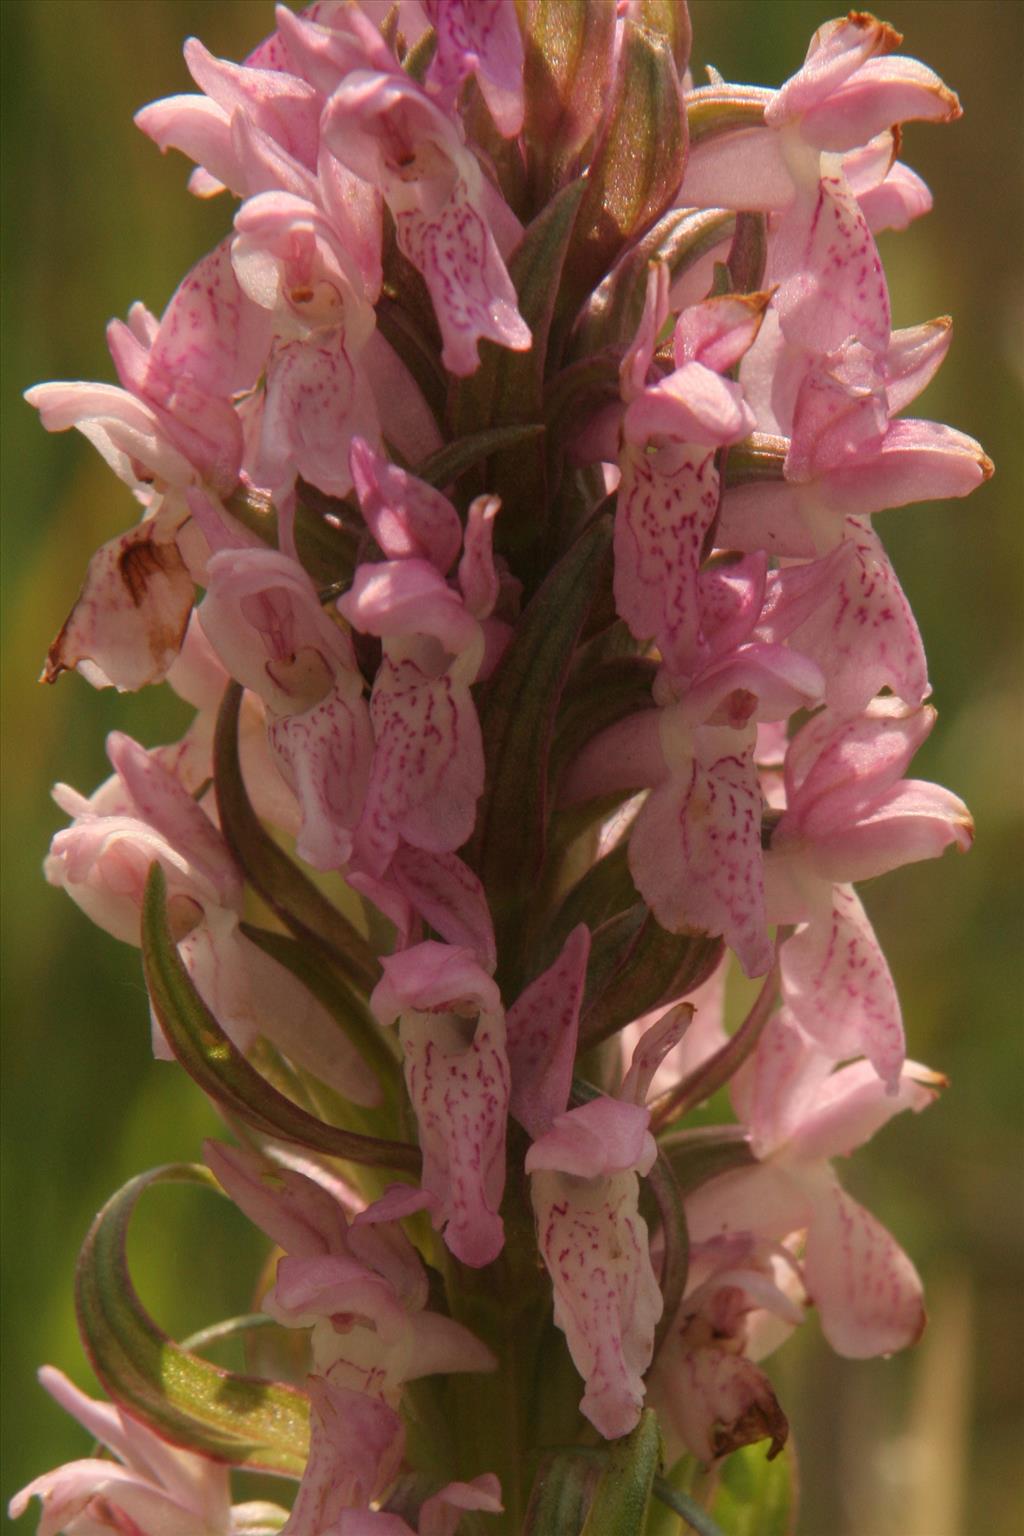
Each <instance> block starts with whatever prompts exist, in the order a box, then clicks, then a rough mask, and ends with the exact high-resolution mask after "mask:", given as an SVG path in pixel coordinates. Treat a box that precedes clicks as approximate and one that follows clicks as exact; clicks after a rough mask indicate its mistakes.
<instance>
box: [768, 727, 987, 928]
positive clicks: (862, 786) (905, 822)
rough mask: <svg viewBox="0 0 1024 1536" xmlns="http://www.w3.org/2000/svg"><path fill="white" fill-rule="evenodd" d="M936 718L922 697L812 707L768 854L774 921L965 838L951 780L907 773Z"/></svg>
mask: <svg viewBox="0 0 1024 1536" xmlns="http://www.w3.org/2000/svg"><path fill="white" fill-rule="evenodd" d="M934 723H935V711H934V710H933V709H930V708H929V707H928V706H924V707H923V708H921V709H909V708H908V707H907V706H906V705H905V704H902V703H900V702H899V701H898V700H896V699H890V698H881V699H875V700H874V701H873V703H871V704H870V705H869V706H868V708H867V709H866V710H865V712H864V713H863V714H862V715H860V716H857V717H854V718H853V719H850V720H842V719H837V718H836V717H835V716H834V715H833V714H832V713H831V711H829V710H825V711H823V712H822V713H820V714H817V715H815V716H814V717H813V719H811V720H809V721H808V723H807V724H806V725H805V726H804V727H803V729H802V730H801V731H799V732H798V734H797V735H796V736H795V737H794V738H793V740H792V741H791V742H790V744H789V750H788V752H787V754H786V764H785V773H784V783H785V791H786V809H785V811H784V812H783V814H782V816H781V818H780V819H779V820H778V822H777V824H776V825H775V827H774V829H773V831H772V834H771V843H770V848H769V852H768V854H767V856H766V878H767V901H768V909H769V911H770V913H771V914H772V916H773V918H774V919H775V920H777V921H779V922H798V923H799V922H804V921H807V920H808V918H809V917H810V916H812V915H813V913H814V912H815V911H816V910H821V909H822V905H823V903H824V904H825V905H826V906H827V903H828V901H829V899H830V895H831V887H832V886H833V885H834V884H836V883H844V882H850V881H852V882H856V881H859V880H869V879H871V878H873V877H874V876H875V875H881V874H884V873H886V871H888V870H890V869H899V868H900V867H901V866H902V865H904V864H911V863H914V862H915V861H916V860H918V859H931V858H936V857H938V855H939V854H940V853H942V852H943V850H944V849H946V848H948V847H949V846H950V844H953V845H954V846H955V847H957V848H959V849H960V850H961V852H963V851H965V850H966V849H967V848H969V847H970V845H971V842H972V840H973V837H974V824H973V822H972V821H971V816H970V812H969V811H968V809H967V807H966V806H965V805H964V803H963V801H962V800H960V799H958V798H957V796H956V795H954V794H951V793H950V791H949V790H948V789H943V788H941V787H940V786H939V785H937V784H927V783H924V782H922V781H921V780H917V779H904V778H903V777H902V775H903V773H904V771H905V769H906V768H907V766H908V765H909V763H910V759H911V757H912V756H913V754H914V752H915V751H916V750H917V748H918V747H919V746H920V744H921V743H922V742H923V741H924V739H925V737H926V736H927V735H928V733H929V731H930V730H931V728H932V726H933V725H934Z"/></svg>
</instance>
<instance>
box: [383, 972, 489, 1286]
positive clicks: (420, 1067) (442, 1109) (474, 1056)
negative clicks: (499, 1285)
mask: <svg viewBox="0 0 1024 1536" xmlns="http://www.w3.org/2000/svg"><path fill="white" fill-rule="evenodd" d="M406 953H409V951H406ZM400 1029H401V1039H402V1049H403V1051H404V1053H405V1081H406V1087H407V1088H408V1090H409V1097H410V1099H411V1101H412V1105H413V1109H414V1110H415V1113H416V1120H417V1124H418V1126H419V1133H420V1146H421V1148H422V1150H423V1180H422V1182H423V1187H424V1189H426V1190H429V1191H430V1193H431V1194H433V1195H435V1196H436V1197H437V1199H438V1200H439V1201H440V1214H441V1218H442V1220H443V1221H444V1222H445V1224H446V1225H445V1234H444V1236H445V1242H446V1244H447V1245H448V1247H449V1248H450V1249H451V1251H452V1253H453V1254H455V1256H456V1258H458V1259H461V1260H462V1262H463V1263H464V1264H470V1265H472V1266H473V1267H474V1268H481V1267H482V1266H483V1265H485V1264H490V1263H491V1261H492V1260H493V1259H495V1258H497V1256H498V1254H499V1253H500V1252H501V1249H502V1246H503V1244H504V1241H505V1236H504V1226H503V1223H502V1219H501V1217H500V1216H499V1214H498V1210H499V1207H500V1205H501V1196H502V1191H503V1189H504V1186H505V1128H506V1119H507V1115H508V1101H509V1069H508V1060H507V1058H506V1055H505V1023H504V1018H503V1016H502V1015H501V1013H500V1012H496V1013H482V1014H481V1015H480V1016H479V1018H478V1020H477V1023H476V1026H475V1028H473V1027H472V1026H471V1024H470V1023H469V1022H468V1021H467V1020H466V1019H465V1018H462V1017H459V1016H456V1015H454V1014H438V1013H412V1012H410V1013H406V1014H403V1015H402V1018H401V1026H400Z"/></svg>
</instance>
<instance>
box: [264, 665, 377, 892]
mask: <svg viewBox="0 0 1024 1536" xmlns="http://www.w3.org/2000/svg"><path fill="white" fill-rule="evenodd" d="M269 739H270V744H271V746H272V748H273V750H274V755H275V758H276V760H277V764H278V767H279V768H280V770H281V774H282V777H283V778H284V779H285V781H286V782H287V783H288V785H289V786H290V788H291V789H292V790H294V792H295V796H296V798H297V800H298V802H299V809H300V811H301V813H302V824H301V826H300V828H299V832H298V838H297V847H298V851H299V854H300V855H301V857H302V858H304V859H305V860H306V861H307V863H309V864H312V865H313V867H314V868H315V869H340V868H341V867H342V866H343V865H344V864H346V863H347V862H348V860H349V858H350V857H351V853H352V839H353V835H354V832H355V828H356V826H357V824H358V822H359V818H360V816H361V815H362V813H363V809H364V805H365V799H366V794H367V789H368V785H369V781H370V772H371V767H370V765H371V760H372V753H373V737H372V733H371V729H370V722H369V717H368V713H367V707H366V702H365V700H364V699H363V696H362V690H361V687H360V684H359V682H358V679H357V678H356V677H355V676H354V674H349V675H348V676H344V675H343V676H342V677H341V678H340V679H339V682H338V684H337V685H336V686H335V688H334V689H332V691H331V692H330V693H329V694H327V696H326V697H325V698H323V699H321V700H320V701H319V703H317V704H314V705H313V706H312V708H311V709H307V710H305V711H303V712H302V713H301V714H294V715H287V716H285V717H283V718H280V719H277V720H273V721H272V722H271V724H270V727H269Z"/></svg>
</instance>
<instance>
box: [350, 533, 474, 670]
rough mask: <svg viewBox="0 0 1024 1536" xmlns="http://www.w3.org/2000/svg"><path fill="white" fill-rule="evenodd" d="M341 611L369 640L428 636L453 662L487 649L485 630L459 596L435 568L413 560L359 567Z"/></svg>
mask: <svg viewBox="0 0 1024 1536" xmlns="http://www.w3.org/2000/svg"><path fill="white" fill-rule="evenodd" d="M338 609H339V611H340V612H341V613H342V614H343V616H344V617H345V618H346V619H347V620H348V622H349V623H350V624H351V625H352V628H353V629H358V630H361V631H362V633H363V634H365V635H380V636H381V638H383V639H389V638H391V637H392V636H399V637H405V636H409V635H429V636H431V637H432V638H433V639H435V640H437V641H438V642H439V644H440V645H441V646H442V647H443V648H444V650H445V651H447V652H448V653H449V655H451V656H458V655H459V654H460V653H462V652H472V651H479V650H481V649H482V637H481V633H480V626H479V624H478V623H477V621H476V620H475V619H474V618H473V617H472V615H471V614H469V613H467V611H466V607H465V604H464V603H463V601H462V599H461V598H460V596H459V594H458V593H457V592H456V591H454V590H453V588H451V587H449V586H448V585H447V584H446V582H445V580H444V578H443V577H442V575H441V573H440V572H439V571H438V570H437V569H436V567H435V566H433V565H431V564H430V563H429V562H428V561H426V560H420V559H417V558H415V557H414V556H409V557H408V558H407V559H403V560H382V561H380V562H379V563H378V564H376V565H360V566H358V567H357V569H356V574H355V580H354V581H353V583H352V586H351V588H350V590H349V591H348V592H346V593H345V595H344V597H342V598H339V600H338ZM428 654H429V653H428ZM424 659H426V657H425V658H424Z"/></svg>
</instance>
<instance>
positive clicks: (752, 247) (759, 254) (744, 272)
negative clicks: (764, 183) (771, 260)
mask: <svg viewBox="0 0 1024 1536" xmlns="http://www.w3.org/2000/svg"><path fill="white" fill-rule="evenodd" d="M767 260H768V221H767V219H766V218H765V216H764V214H763V213H738V214H737V215H736V232H735V234H734V235H733V237H732V245H731V246H730V248H729V259H728V263H727V265H728V268H729V285H730V288H731V290H732V292H733V293H756V292H757V291H758V290H759V289H760V287H761V284H762V283H763V282H764V269H765V265H766V264H767Z"/></svg>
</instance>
